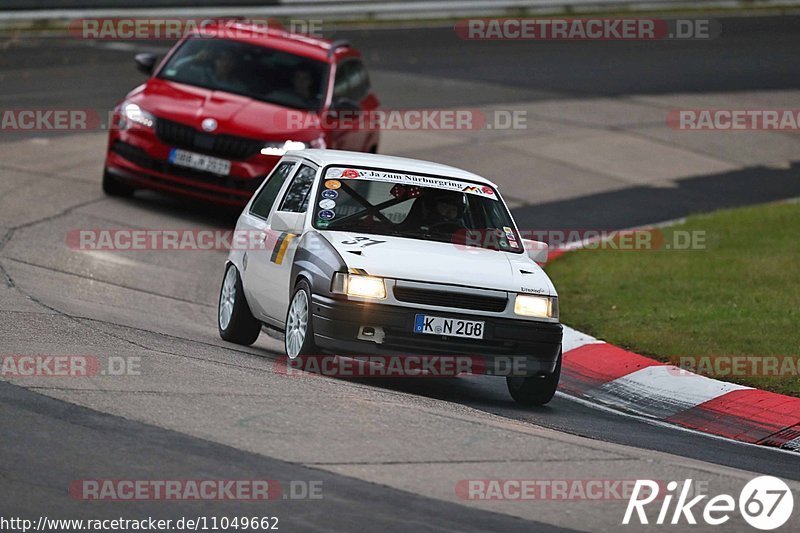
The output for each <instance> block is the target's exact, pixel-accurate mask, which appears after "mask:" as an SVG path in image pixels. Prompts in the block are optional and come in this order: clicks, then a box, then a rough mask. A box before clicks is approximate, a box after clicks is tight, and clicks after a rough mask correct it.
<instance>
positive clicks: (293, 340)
mask: <svg viewBox="0 0 800 533" xmlns="http://www.w3.org/2000/svg"><path fill="white" fill-rule="evenodd" d="M307 328H308V296H306V291H304V290H302V289H301V290H299V291H297V292H296V293H295V294H294V298H292V304H291V306H289V317H288V319H287V320H286V355H288V356H289V358H290V359H294V358H295V357H297V356H298V355H300V350H301V349H302V348H303V343H304V342H305V340H306V329H307Z"/></svg>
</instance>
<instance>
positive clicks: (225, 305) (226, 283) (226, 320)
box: [219, 266, 236, 330]
mask: <svg viewBox="0 0 800 533" xmlns="http://www.w3.org/2000/svg"><path fill="white" fill-rule="evenodd" d="M235 300H236V269H235V268H234V267H233V266H230V267H228V271H227V272H226V273H225V279H224V280H223V281H222V290H221V291H220V293H219V327H220V328H222V329H223V330H224V329H228V326H229V325H230V323H231V317H232V316H233V304H234V303H235Z"/></svg>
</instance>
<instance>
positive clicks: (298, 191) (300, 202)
mask: <svg viewBox="0 0 800 533" xmlns="http://www.w3.org/2000/svg"><path fill="white" fill-rule="evenodd" d="M316 175H317V170H316V169H315V168H312V167H309V166H307V165H301V167H300V170H298V171H297V174H296V175H295V177H294V180H292V184H291V185H289V188H288V189H287V191H286V194H285V195H284V197H283V201H282V202H281V205H280V207H279V208H278V211H286V212H290V213H304V212H305V211H306V209H308V200H309V197H310V195H311V186H312V185H313V184H314V177H315V176H316Z"/></svg>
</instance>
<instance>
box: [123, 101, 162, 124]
mask: <svg viewBox="0 0 800 533" xmlns="http://www.w3.org/2000/svg"><path fill="white" fill-rule="evenodd" d="M120 118H121V119H122V120H123V121H124V122H123V124H120V126H122V127H127V126H128V125H129V124H130V123H133V124H138V125H139V126H143V127H145V128H149V129H152V128H153V126H155V124H156V117H155V115H153V114H152V113H149V112H147V111H145V110H144V109H142V108H141V107H139V106H138V105H136V104H131V103H126V104H122V107H121V108H120Z"/></svg>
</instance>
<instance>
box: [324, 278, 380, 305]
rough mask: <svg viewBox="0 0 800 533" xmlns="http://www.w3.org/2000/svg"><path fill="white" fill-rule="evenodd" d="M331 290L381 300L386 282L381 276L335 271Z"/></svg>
mask: <svg viewBox="0 0 800 533" xmlns="http://www.w3.org/2000/svg"><path fill="white" fill-rule="evenodd" d="M331 291H332V292H334V293H337V294H346V295H348V296H355V297H357V298H374V299H376V300H383V299H384V298H386V283H384V281H383V278H373V277H371V276H360V275H357V274H345V273H344V272H337V273H336V274H335V275H334V277H333V283H332V284H331Z"/></svg>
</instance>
